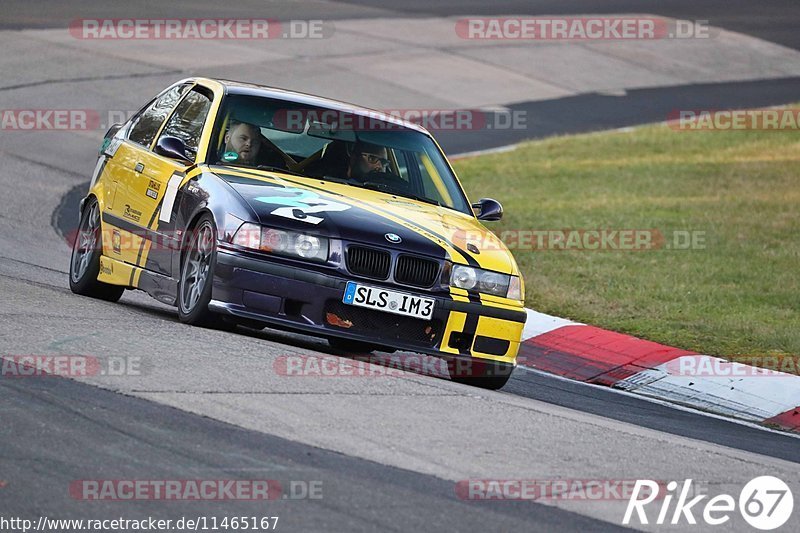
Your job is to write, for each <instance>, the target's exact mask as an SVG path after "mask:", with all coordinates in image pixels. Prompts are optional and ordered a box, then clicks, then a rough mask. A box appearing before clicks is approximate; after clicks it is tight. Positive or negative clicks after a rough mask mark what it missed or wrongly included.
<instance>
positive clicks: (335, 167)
mask: <svg viewBox="0 0 800 533" xmlns="http://www.w3.org/2000/svg"><path fill="white" fill-rule="evenodd" d="M348 145H349V143H348V142H346V141H340V140H333V141H331V142H329V143H328V144H326V145H325V147H324V148H323V149H322V156H320V158H319V159H318V160H317V161H314V162H313V163H311V164H310V165H308V168H307V169H306V173H307V174H308V175H310V176H315V177H322V176H332V177H334V178H345V177H347V169H348V167H349V166H350V153H349V150H350V147H349V146H348Z"/></svg>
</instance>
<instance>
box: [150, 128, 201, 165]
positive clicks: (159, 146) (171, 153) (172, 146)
mask: <svg viewBox="0 0 800 533" xmlns="http://www.w3.org/2000/svg"><path fill="white" fill-rule="evenodd" d="M155 152H156V153H157V154H158V155H163V156H164V157H169V158H170V159H178V160H179V161H183V162H184V163H186V164H188V165H191V164H193V163H194V161H192V160H191V159H190V158H189V156H188V155H186V145H185V144H183V141H182V140H180V139H178V138H177V137H170V136H169V135H164V136H163V137H161V138H159V139H158V142H157V143H156V149H155Z"/></svg>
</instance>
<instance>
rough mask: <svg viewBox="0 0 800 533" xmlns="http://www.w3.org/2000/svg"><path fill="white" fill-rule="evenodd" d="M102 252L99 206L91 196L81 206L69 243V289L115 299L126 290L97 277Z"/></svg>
mask: <svg viewBox="0 0 800 533" xmlns="http://www.w3.org/2000/svg"><path fill="white" fill-rule="evenodd" d="M102 253H103V241H102V233H101V231H100V206H99V205H98V203H97V200H96V199H94V198H91V199H89V200H87V201H86V205H85V206H84V207H83V213H81V221H80V224H79V225H78V232H77V234H76V235H75V241H74V242H73V243H72V255H71V257H70V261H69V288H70V290H71V291H72V292H74V293H75V294H80V295H82V296H89V297H90V298H97V299H100V300H105V301H107V302H116V301H117V300H119V299H120V297H121V296H122V293H123V292H125V287H122V286H120V285H111V284H109V283H103V282H102V281H98V280H97V276H98V274H99V273H100V256H101V255H102Z"/></svg>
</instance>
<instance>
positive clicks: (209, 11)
mask: <svg viewBox="0 0 800 533" xmlns="http://www.w3.org/2000/svg"><path fill="white" fill-rule="evenodd" d="M366 4H367V3H364V4H363V5H362V4H361V3H358V2H347V3H329V2H318V3H313V2H312V3H301V4H300V5H299V6H297V5H291V6H288V7H287V6H282V5H276V6H273V7H272V8H271V9H273V10H274V11H273V12H271V13H270V14H271V15H272V16H275V17H277V18H282V17H293V18H309V17H322V18H332V19H335V18H357V17H364V18H366V17H391V16H393V15H396V14H398V12H397V11H396V9H395V5H394V4H393V3H389V2H386V3H381V2H370V3H368V4H369V5H366ZM451 4H452V5H448V3H439V4H436V5H435V6H433V7H432V6H431V5H430V3H422V2H420V3H418V4H416V3H415V2H411V3H406V4H405V5H406V7H405V8H404V11H405V12H404V13H403V15H405V16H408V15H409V13H411V14H414V15H418V16H425V15H428V14H449V15H452V14H457V13H465V14H466V13H470V14H473V13H474V14H490V13H491V14H501V13H529V14H543V13H562V14H566V13H570V12H575V13H590V12H610V13H613V12H632V11H636V10H642V8H640V7H638V8H637V7H636V6H638V5H639V4H635V5H634V4H632V3H631V2H603V7H602V8H601V9H602V10H603V11H598V9H600V8H598V7H597V6H595V5H594V3H589V2H585V3H584V2H572V3H562V2H558V3H548V2H545V3H542V2H537V3H531V2H526V3H523V2H506V3H503V2H498V3H492V4H491V5H490V6H489V5H487V4H485V3H483V2H480V3H479V2H474V3H471V2H458V3H451ZM217 5H218V3H211V2H209V3H206V4H203V3H193V4H192V12H191V13H185V12H184V10H182V9H180V8H179V7H176V6H174V5H166V4H162V3H154V4H153V5H152V6H149V5H148V6H147V7H145V6H146V4H145V3H143V2H142V3H133V2H129V3H127V4H125V5H124V6H120V7H109V6H108V5H103V6H102V8H98V7H94V5H93V4H91V3H86V4H85V5H84V4H82V3H80V2H77V3H72V4H70V5H69V7H67V6H66V4H64V3H61V2H52V3H47V2H46V3H42V4H38V7H35V8H32V7H31V6H32V4H27V3H26V4H22V5H20V6H16V7H15V9H10V10H7V11H6V12H5V13H4V17H3V21H2V27H4V28H5V29H21V28H32V27H36V28H48V27H59V26H63V25H64V23H65V22H64V21H69V20H72V19H74V18H76V17H78V16H82V17H91V16H104V17H114V16H120V17H122V16H132V15H141V14H142V13H144V12H146V13H147V14H148V15H149V16H152V17H157V16H192V17H201V16H221V15H220V13H219V9H218V8H217ZM204 6H205V7H204ZM256 6H257V4H256V3H252V4H250V5H249V6H248V4H247V3H240V4H237V7H232V8H230V9H228V10H226V11H225V13H224V14H223V15H224V16H227V17H243V16H255V15H257V14H258V13H259V11H258V10H257V9H256ZM791 7H792V4H791V3H789V2H785V3H781V2H773V3H767V4H765V5H764V6H760V7H759V10H760V11H761V13H759V15H758V16H752V15H750V14H749V9H752V6H751V5H750V3H745V2H712V3H704V4H703V7H702V8H700V7H697V6H695V3H693V2H661V3H658V4H657V5H656V4H654V6H653V7H650V6H648V9H647V11H648V12H658V13H661V14H664V15H668V16H673V17H680V18H703V17H707V18H709V19H712V20H714V21H715V24H718V25H720V26H723V27H726V28H728V29H732V30H735V31H739V32H743V33H748V34H752V35H755V36H758V37H759V38H763V39H765V40H771V41H773V42H778V43H781V44H783V45H785V46H790V47H794V48H798V44H800V43H798V42H797V38H798V35H797V32H796V27H797V17H796V16H795V17H794V18H792V17H789V16H786V13H787V12H790V10H791ZM93 10H97V11H93ZM248 10H253V11H248ZM794 13H796V10H795V11H794ZM792 29H793V30H794V31H790V30H792ZM29 68H32V69H35V68H36V65H30V67H29ZM40 89H41V90H43V91H44V93H43V94H45V95H47V94H51V95H52V98H53V99H54V101H59V100H58V99H59V98H63V97H64V95H63V94H61V92H60V89H59V87H58V85H57V84H54V85H53V87H52V89H50V88H49V87H44V88H41V87H40ZM48 91H49V92H48ZM17 94H18V93H17ZM39 94H42V93H39ZM798 94H800V91H798V80H797V79H796V78H790V79H785V80H777V81H776V80H770V81H768V82H767V81H764V82H759V81H748V82H742V83H730V84H728V85H723V84H708V86H706V87H703V86H697V85H692V86H675V87H667V88H658V89H646V90H641V91H629V92H628V93H627V94H626V95H625V96H622V97H616V96H606V95H600V94H594V95H593V94H589V95H581V96H577V97H571V98H566V99H558V100H552V101H545V102H531V103H527V104H526V103H521V104H519V105H520V106H527V107H526V109H528V110H529V112H530V113H533V114H536V116H537V117H539V118H542V120H537V121H536V123H537V124H540V126H539V125H537V128H539V129H537V130H535V131H529V132H526V135H527V136H528V137H540V136H546V135H551V134H554V133H568V132H573V131H586V130H593V129H603V128H607V127H620V126H626V125H631V124H636V123H640V122H647V121H649V120H653V119H658V118H660V117H663V112H662V111H663V109H674V108H676V107H677V106H679V105H687V106H690V105H706V106H709V107H712V106H715V105H720V104H721V105H722V106H725V107H727V106H731V107H739V106H742V105H744V106H754V105H773V104H780V103H785V102H788V101H792V100H797V95H798ZM146 97H147V96H142V98H146ZM16 101H18V100H15V102H16ZM654 102H655V103H656V104H657V105H656V104H654ZM715 102H716V103H715ZM0 107H4V108H5V107H8V106H7V105H5V104H3V105H0ZM14 107H21V106H20V105H18V104H16V103H15V104H14ZM570 113H572V114H570ZM548 117H549V118H550V120H547V119H548ZM44 137H45V142H53V140H54V139H56V138H55V137H47V136H46V135H45V136H44ZM515 140H518V137H517V136H516V134H515V136H513V137H509V138H505V137H503V138H500V137H498V135H497V134H490V133H487V132H481V133H480V134H476V136H475V137H474V138H469V139H465V138H464V137H463V136H461V137H453V138H452V139H451V140H450V141H447V140H446V139H445V142H449V143H450V144H449V145H448V150H449V151H450V152H451V153H455V152H461V151H469V150H476V149H482V148H487V147H491V146H499V145H502V144H506V143H507V142H513V141H515ZM96 142H97V139H95V138H94V137H91V138H83V137H78V138H77V139H70V140H68V141H65V142H64V143H63V144H62V145H59V146H50V150H49V152H48V153H44V154H43V152H42V151H41V149H40V147H39V146H37V143H35V142H32V143H25V144H22V143H19V142H14V141H12V142H8V143H7V144H4V145H3V147H2V153H0V155H1V156H2V160H3V163H4V165H3V170H2V172H0V186H2V188H3V190H4V191H6V192H7V194H5V195H4V200H3V210H2V212H0V243H2V250H3V251H2V253H0V298H1V299H2V301H3V305H2V310H0V316H2V325H0V339H2V344H3V346H2V348H0V353H2V354H32V353H87V354H109V355H114V356H119V357H128V358H130V357H138V358H141V360H142V361H143V370H142V373H141V375H135V376H122V377H119V378H111V377H108V376H98V377H95V378H93V379H83V380H80V381H73V380H67V379H62V378H26V379H22V378H16V379H11V378H5V379H0V389H2V391H1V392H0V421H1V422H2V423H1V424H0V446H2V449H3V451H2V453H0V481H2V482H3V483H1V484H0V487H2V488H0V515H2V516H6V517H8V516H22V517H30V518H36V517H38V516H40V515H46V516H48V517H60V518H111V517H117V516H123V517H131V518H142V517H145V516H148V515H149V516H157V517H158V518H175V517H180V516H218V517H222V516H236V515H245V516H253V515H257V516H280V517H281V518H280V520H281V523H280V527H281V529H282V530H285V531H318V530H330V531H374V530H390V531H395V530H396V531H400V530H403V531H406V530H410V529H412V528H413V529H414V530H426V531H427V530H431V531H432V530H440V531H441V530H478V529H495V530H499V531H515V530H521V531H525V530H570V531H571V530H587V531H593V530H603V531H605V530H612V529H614V528H615V527H616V526H615V524H618V523H619V520H620V517H621V514H620V512H619V507H618V506H616V507H614V506H611V505H609V506H608V507H602V505H603V504H588V505H587V504H585V503H583V504H582V503H581V502H577V503H573V504H555V505H551V504H547V502H545V503H538V502H537V503H534V502H499V503H498V502H470V501H463V500H461V499H459V498H458V497H457V496H456V493H455V490H454V481H456V480H459V479H467V478H473V477H477V478H490V477H497V478H501V479H509V478H514V477H521V478H539V479H541V478H549V479H553V478H570V477H572V478H602V479H613V478H626V479H630V478H637V477H651V478H654V479H684V478H686V477H693V478H695V479H704V480H707V481H708V482H709V483H711V484H716V485H718V486H727V485H728V484H729V485H732V486H739V487H740V486H741V485H742V484H743V483H744V482H746V481H747V480H749V479H750V478H752V477H754V476H755V475H762V474H768V473H772V474H777V475H779V477H784V478H785V480H786V481H787V482H789V483H790V485H792V486H793V487H800V485H798V484H797V482H798V476H797V463H798V462H800V440H798V439H796V438H794V437H791V436H785V435H781V434H778V433H773V432H767V431H763V430H760V429H757V428H753V427H748V426H744V425H741V424H736V423H733V422H730V421H726V420H721V419H718V418H710V417H706V416H702V415H701V414H698V413H695V412H691V411H684V410H677V409H673V408H670V407H667V406H664V405H659V404H656V403H652V402H647V401H644V400H642V399H639V398H634V397H631V396H627V395H622V394H619V393H615V392H613V391H609V390H604V389H601V388H596V387H588V386H586V385H582V384H578V383H571V382H568V381H564V380H559V379H555V378H550V377H547V376H543V375H540V374H534V373H530V372H526V371H524V370H521V369H520V370H518V371H517V372H515V375H514V376H513V378H512V380H511V382H510V383H509V384H508V385H507V386H506V387H505V388H504V389H503V391H502V392H499V393H493V392H491V393H490V392H484V391H476V390H472V389H470V388H469V387H464V386H461V385H457V384H453V383H450V382H448V381H446V380H444V379H439V378H435V377H429V376H421V375H417V374H414V373H411V372H409V373H405V374H404V375H402V376H400V377H384V378H372V379H361V380H360V379H349V380H347V379H340V380H336V379H334V378H329V379H328V380H325V379H324V378H323V379H321V380H314V379H311V378H307V379H306V380H305V381H303V379H300V380H293V379H290V378H286V377H279V376H275V375H274V372H273V368H274V367H273V364H274V361H275V359H276V358H277V357H280V356H282V355H285V354H303V355H309V354H311V355H313V354H319V353H322V354H330V353H333V352H330V351H329V350H328V349H327V347H326V345H325V344H324V343H322V342H320V341H318V340H315V339H310V338H307V337H301V336H296V335H289V334H285V333H281V332H277V331H272V330H264V331H254V330H249V329H245V328H239V330H238V331H237V332H235V333H225V332H218V331H211V330H198V329H194V328H189V327H186V326H184V325H182V324H180V323H179V322H178V321H177V317H176V314H175V312H174V310H172V309H170V308H167V307H164V306H162V305H160V304H158V303H157V302H155V301H153V300H151V299H149V298H147V297H144V296H143V295H141V294H138V293H133V292H129V293H126V295H125V296H124V297H123V299H122V301H121V302H120V303H119V304H107V303H104V302H97V301H93V300H88V299H85V298H79V297H77V296H73V295H72V294H71V293H70V292H69V289H68V287H67V278H66V268H67V263H68V257H69V255H68V254H69V250H68V248H67V246H66V245H65V244H64V239H63V234H64V233H66V232H68V231H69V230H70V229H71V228H72V227H74V224H75V219H76V217H77V215H76V213H75V206H76V205H77V200H78V199H79V198H80V196H82V194H83V193H84V192H85V190H86V184H85V180H86V173H88V171H89V170H90V169H91V159H92V151H93V150H94V149H95V148H96V146H95V145H96ZM32 221H34V222H32ZM229 478H232V479H264V478H268V479H277V480H279V481H281V482H282V484H288V483H289V482H290V481H292V480H306V481H321V482H322V486H323V495H324V496H323V498H322V499H321V500H302V501H283V500H282V501H276V502H271V503H269V504H266V505H264V504H253V503H249V502H204V503H202V504H197V503H185V502H184V503H179V502H163V501H144V502H86V501H80V500H75V499H73V498H70V497H69V496H68V495H67V487H68V485H69V483H71V482H72V481H74V480H79V479H229ZM796 493H797V492H796ZM592 505H594V507H592ZM598 506H600V507H598ZM738 525H741V524H738Z"/></svg>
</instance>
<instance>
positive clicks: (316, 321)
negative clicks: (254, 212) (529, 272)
mask: <svg viewBox="0 0 800 533" xmlns="http://www.w3.org/2000/svg"><path fill="white" fill-rule="evenodd" d="M347 281H349V279H348V278H345V277H342V276H340V275H330V274H327V273H322V272H316V271H313V270H308V269H303V268H297V267H296V266H289V265H286V264H280V263H277V262H272V261H269V260H265V259H261V258H259V259H256V258H253V257H249V256H247V255H244V254H240V253H238V252H235V251H229V250H222V249H220V250H218V252H217V263H216V267H215V269H214V285H213V290H212V300H211V304H210V308H211V309H212V310H213V311H216V312H220V313H226V314H230V315H234V316H237V317H240V318H245V319H249V320H255V321H257V322H261V323H264V324H266V325H274V326H278V327H282V328H285V329H290V330H293V331H298V332H302V333H306V334H311V335H316V336H321V337H340V338H345V339H351V340H357V341H361V342H366V343H370V344H375V345H378V346H386V347H389V348H393V349H397V350H404V351H414V352H419V353H425V354H430V355H436V356H445V357H451V358H464V357H467V358H481V359H487V360H493V361H500V362H505V363H513V362H514V360H515V358H516V355H517V351H518V349H519V342H520V337H521V336H522V328H523V327H524V325H525V318H526V313H525V311H524V310H522V309H519V308H511V307H508V308H507V307H499V306H497V305H496V304H492V305H489V304H487V303H485V302H480V301H459V300H458V298H459V297H457V296H442V295H435V294H430V293H426V292H424V291H414V290H413V289H411V288H401V287H399V286H391V288H393V289H395V290H402V291H405V292H410V293H417V294H424V296H426V297H433V298H434V299H435V300H436V305H435V310H434V314H433V317H432V318H431V320H429V321H424V320H419V319H415V318H410V317H403V316H400V315H395V314H391V313H385V312H383V311H377V310H370V309H364V308H361V307H355V306H352V305H345V304H343V303H342V297H343V295H344V290H345V285H346V283H347ZM358 281H360V280H358ZM363 283H365V284H367V285H372V286H382V285H385V284H381V283H380V282H373V281H366V280H365V281H363ZM461 299H463V300H466V298H463V297H462V298H461Z"/></svg>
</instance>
